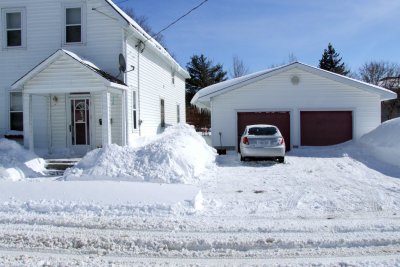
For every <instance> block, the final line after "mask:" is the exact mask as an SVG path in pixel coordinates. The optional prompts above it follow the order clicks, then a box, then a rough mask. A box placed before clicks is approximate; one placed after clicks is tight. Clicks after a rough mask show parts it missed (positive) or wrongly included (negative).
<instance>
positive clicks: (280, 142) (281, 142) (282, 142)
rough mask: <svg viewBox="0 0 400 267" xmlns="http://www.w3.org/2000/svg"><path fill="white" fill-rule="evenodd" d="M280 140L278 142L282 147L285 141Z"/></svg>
mask: <svg viewBox="0 0 400 267" xmlns="http://www.w3.org/2000/svg"><path fill="white" fill-rule="evenodd" d="M279 139H280V140H279V144H281V145H283V144H284V143H285V139H284V138H283V137H282V138H279Z"/></svg>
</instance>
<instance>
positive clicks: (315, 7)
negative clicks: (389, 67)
mask: <svg viewBox="0 0 400 267" xmlns="http://www.w3.org/2000/svg"><path fill="white" fill-rule="evenodd" d="M114 1H115V2H116V3H118V2H121V0H119V1H118V0H114ZM200 2H202V0H167V1H166V0H128V1H126V2H123V3H121V4H120V6H121V7H131V8H133V9H134V10H135V12H136V13H137V14H138V15H145V16H147V17H148V20H149V24H150V25H151V27H152V28H153V30H154V31H155V32H157V31H159V30H160V29H162V28H163V27H165V26H166V25H168V24H169V23H170V22H172V21H173V20H174V19H176V18H178V17H179V16H181V15H182V14H184V13H185V12H187V11H188V10H189V9H191V8H192V7H194V6H196V5H197V4H199V3H200ZM163 34H164V36H165V40H166V44H167V47H168V49H169V50H170V51H171V52H172V53H173V54H174V55H175V57H176V58H177V60H178V62H179V63H180V64H181V65H182V66H183V67H185V66H186V63H187V62H188V61H189V60H190V57H191V56H192V55H195V54H201V53H203V54H204V55H205V56H207V57H208V58H209V59H211V60H213V61H214V63H222V64H223V65H224V69H225V70H227V71H229V70H230V69H231V67H232V57H233V56H234V55H237V56H238V57H239V58H240V59H242V60H243V61H244V63H245V64H246V65H247V66H248V67H249V69H250V72H254V71H258V70H262V69H266V68H268V67H270V66H271V65H280V64H282V63H285V62H288V58H289V54H290V53H293V54H294V55H295V57H296V58H297V60H298V61H301V62H304V63H307V64H310V65H313V66H317V65H318V61H319V59H320V58H321V55H322V52H323V50H324V49H325V48H326V47H327V46H328V43H329V42H331V43H332V44H333V46H334V47H335V49H336V51H337V52H339V53H340V54H341V56H342V57H343V61H344V62H345V63H346V64H347V65H348V66H349V67H350V68H351V69H352V70H353V71H357V70H358V68H359V67H360V66H361V65H362V64H363V63H365V62H367V61H371V60H385V61H390V62H396V63H400V49H399V48H400V1H399V0H351V1H345V0H337V1H327V0H303V1H295V0H282V1H278V0H276V1H272V0H247V1H245V0H209V1H208V2H207V3H206V4H204V5H203V6H202V7H201V8H200V9H198V10H196V11H195V12H193V13H192V14H190V15H189V16H188V17H186V18H184V19H183V20H181V21H180V22H178V24H176V25H175V26H173V27H172V28H170V29H168V30H167V31H165V32H164V33H163Z"/></svg>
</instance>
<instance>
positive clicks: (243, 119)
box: [237, 111, 290, 150]
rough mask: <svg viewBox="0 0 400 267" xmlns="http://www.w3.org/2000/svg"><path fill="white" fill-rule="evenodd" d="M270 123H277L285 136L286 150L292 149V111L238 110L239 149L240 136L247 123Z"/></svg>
mask: <svg viewBox="0 0 400 267" xmlns="http://www.w3.org/2000/svg"><path fill="white" fill-rule="evenodd" d="M252 124H270V125H275V126H277V127H278V128H279V130H280V131H281V133H282V135H283V138H285V143H286V150H289V149H290V112H289V111H283V112H238V114H237V133H238V146H237V147H238V149H239V142H240V137H241V135H242V133H243V131H244V129H245V128H246V126H247V125H252Z"/></svg>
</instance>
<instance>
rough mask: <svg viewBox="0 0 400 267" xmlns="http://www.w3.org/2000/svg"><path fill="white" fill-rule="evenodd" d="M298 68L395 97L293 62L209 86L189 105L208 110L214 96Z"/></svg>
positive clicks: (360, 82)
mask: <svg viewBox="0 0 400 267" xmlns="http://www.w3.org/2000/svg"><path fill="white" fill-rule="evenodd" d="M294 68H298V69H301V70H304V71H307V72H310V73H313V74H315V75H319V76H322V77H325V78H327V79H330V80H334V81H337V82H340V83H343V84H346V85H349V86H352V87H356V88H359V89H361V90H364V91H367V92H370V93H374V94H377V95H379V96H380V98H381V100H382V101H384V100H389V99H395V98H396V97H397V95H396V93H394V92H392V91H390V90H388V89H385V88H383V87H379V86H376V85H373V84H369V83H366V82H362V81H359V80H356V79H352V78H349V77H346V76H343V75H339V74H336V73H333V72H330V71H326V70H323V69H320V68H316V67H313V66H310V65H307V64H304V63H300V62H294V63H290V64H287V65H283V66H280V67H276V68H272V69H267V70H263V71H259V72H256V73H252V74H249V75H246V76H242V77H239V78H235V79H231V80H227V81H224V82H220V83H217V84H213V85H210V86H208V87H205V88H203V89H201V90H200V91H198V92H197V93H196V95H195V96H194V97H193V99H192V101H191V103H192V104H193V105H196V106H197V107H199V108H206V109H210V106H211V105H210V101H211V98H212V97H214V96H218V95H221V94H224V93H227V92H229V91H232V90H235V89H238V88H240V87H243V86H245V85H248V84H251V83H254V82H257V81H259V80H262V79H265V78H268V77H271V76H273V75H277V74H279V73H283V72H285V71H288V70H291V69H294Z"/></svg>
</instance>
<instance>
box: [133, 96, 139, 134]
mask: <svg viewBox="0 0 400 267" xmlns="http://www.w3.org/2000/svg"><path fill="white" fill-rule="evenodd" d="M137 103H138V101H137V91H136V90H132V132H135V131H137V130H138V117H137V115H138V112H137Z"/></svg>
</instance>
